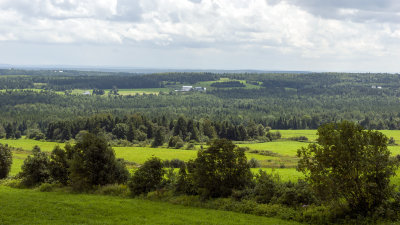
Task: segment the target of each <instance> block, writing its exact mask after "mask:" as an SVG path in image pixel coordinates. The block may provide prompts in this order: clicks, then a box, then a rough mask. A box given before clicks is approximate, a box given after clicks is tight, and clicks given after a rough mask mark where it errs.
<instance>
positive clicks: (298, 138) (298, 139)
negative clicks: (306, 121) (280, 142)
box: [289, 136, 308, 141]
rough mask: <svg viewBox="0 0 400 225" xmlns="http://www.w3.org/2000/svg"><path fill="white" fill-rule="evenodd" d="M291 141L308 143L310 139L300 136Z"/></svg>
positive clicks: (292, 138)
mask: <svg viewBox="0 0 400 225" xmlns="http://www.w3.org/2000/svg"><path fill="white" fill-rule="evenodd" d="M289 140H292V141H308V137H306V136H298V137H291V138H289Z"/></svg>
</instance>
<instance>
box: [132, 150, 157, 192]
mask: <svg viewBox="0 0 400 225" xmlns="http://www.w3.org/2000/svg"><path fill="white" fill-rule="evenodd" d="M163 176H164V169H163V166H162V162H161V160H160V159H159V158H156V157H153V158H151V159H149V160H147V161H146V162H145V163H144V164H143V165H142V166H141V167H140V168H139V169H138V170H136V171H135V173H134V174H133V176H132V177H131V179H130V180H129V183H128V186H129V190H130V191H131V194H132V196H136V195H140V194H143V193H148V192H150V191H154V190H155V189H156V188H157V187H158V186H159V185H160V184H161V181H162V179H163Z"/></svg>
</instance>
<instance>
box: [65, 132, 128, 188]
mask: <svg viewBox="0 0 400 225" xmlns="http://www.w3.org/2000/svg"><path fill="white" fill-rule="evenodd" d="M69 152H71V160H70V165H69V171H70V181H71V184H72V187H73V188H74V189H75V190H85V189H86V190H87V189H90V188H92V187H93V186H96V185H106V184H113V183H124V182H126V181H127V179H128V176H129V173H128V171H127V169H126V167H125V164H124V162H123V161H122V160H117V159H116V158H115V153H114V150H113V149H112V148H111V147H110V146H109V145H108V144H107V142H106V140H105V139H104V138H103V137H98V136H95V135H94V134H90V133H87V134H84V135H83V137H82V138H81V140H80V141H78V142H77V143H76V144H75V145H74V146H73V147H72V149H71V150H70V151H69Z"/></svg>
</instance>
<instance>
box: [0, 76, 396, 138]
mask: <svg viewBox="0 0 400 225" xmlns="http://www.w3.org/2000/svg"><path fill="white" fill-rule="evenodd" d="M0 72H1V71H0ZM3 72H4V71H3ZM6 72H9V70H6ZM14 72H15V75H7V76H0V87H2V85H4V86H3V87H4V88H7V90H3V91H1V92H0V113H1V114H2V117H1V118H0V136H2V137H6V136H8V137H9V138H17V137H19V136H20V135H27V134H28V130H30V131H31V133H32V132H33V131H35V130H37V129H39V130H40V131H41V132H42V133H43V134H45V133H47V128H48V127H49V124H50V123H55V122H59V121H60V120H63V121H65V120H75V119H76V118H81V117H83V118H87V117H89V116H91V115H94V114H112V115H113V116H115V117H120V118H123V117H125V116H129V115H132V114H135V113H139V114H141V115H144V116H146V117H147V118H149V120H151V121H152V120H158V119H159V117H160V115H164V116H165V117H166V119H167V120H168V121H172V120H178V118H179V117H180V116H181V115H183V116H184V117H186V118H187V119H190V120H194V121H202V120H206V119H207V120H210V121H212V122H215V121H217V122H220V123H222V122H223V121H227V122H228V123H229V124H231V125H232V126H231V125H226V126H225V127H230V128H229V129H230V130H231V131H233V130H235V131H234V132H230V134H229V136H228V135H225V134H224V131H222V132H219V130H218V126H214V127H215V130H216V132H217V136H218V137H221V138H229V139H231V140H243V139H246V138H243V137H245V136H246V135H245V133H244V132H242V131H243V129H242V128H241V127H240V126H241V125H243V126H244V127H246V128H247V126H248V125H249V124H251V123H255V124H256V125H262V126H263V127H271V128H272V129H316V128H317V127H318V126H320V125H322V124H325V123H328V122H332V121H341V120H350V121H354V122H358V123H360V124H361V125H363V126H364V127H366V128H370V129H399V128H400V114H399V112H400V104H399V98H398V97H399V95H400V93H399V91H398V90H399V85H398V84H399V83H400V80H399V79H400V78H399V76H398V75H396V74H341V73H324V74H319V73H318V74H317V73H310V74H273V73H272V74H212V73H165V74H149V75H134V74H127V73H126V74H122V73H105V72H98V73H96V72H85V71H64V72H63V73H60V72H54V71H33V72H32V71H31V72H32V75H26V74H30V71H14ZM9 73H11V72H9ZM3 74H7V73H5V72H4V73H3ZM17 74H19V75H17ZM21 75H24V76H21ZM219 78H230V79H239V80H245V81H246V82H248V83H251V82H253V83H257V84H261V85H260V86H259V88H255V89H247V88H240V87H234V88H232V87H231V88H220V89H218V88H214V89H213V88H210V89H207V92H206V93H196V92H193V93H176V92H174V91H170V92H168V93H167V92H164V93H161V94H159V95H153V94H143V95H130V96H118V95H115V94H112V95H101V94H102V93H103V92H104V89H102V88H98V87H95V86H102V85H105V86H102V87H106V86H107V87H108V86H110V89H111V88H114V89H113V90H118V88H122V87H124V86H123V85H124V84H127V86H129V87H130V88H132V87H135V85H136V84H133V83H134V81H139V80H142V81H144V82H145V81H146V82H147V81H151V82H154V84H155V86H157V87H161V86H165V87H176V86H178V87H179V85H184V84H193V83H196V82H200V81H213V80H217V79H219ZM111 79H113V80H114V81H112V80H111ZM113 82H114V83H113ZM118 83H121V84H119V85H121V86H118V85H113V84H118ZM122 83H124V84H122ZM128 84H129V85H128ZM137 84H138V86H140V87H144V86H141V85H142V84H143V85H144V83H140V82H138V83H137ZM18 85H22V86H18ZM37 85H42V88H43V90H39V91H38V90H31V91H30V90H16V89H14V90H13V88H28V87H29V88H30V87H34V86H37ZM52 85H53V86H54V88H53V89H57V90H64V89H69V88H77V87H78V86H79V85H81V86H80V87H83V86H85V87H88V88H89V87H90V89H94V90H95V92H94V93H95V95H93V96H83V95H72V94H69V92H66V93H67V94H60V93H57V92H55V91H52V90H44V89H52V88H50V86H52ZM373 87H375V88H373ZM377 87H381V88H377ZM171 90H173V88H172V89H171ZM116 93H118V92H116ZM164 127H166V126H164ZM32 129H33V130H32ZM168 130H169V131H170V130H171V129H168ZM222 130H223V129H222ZM160 132H163V130H161V131H160ZM66 135H67V134H66ZM207 136H210V135H207Z"/></svg>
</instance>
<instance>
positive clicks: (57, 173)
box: [49, 146, 71, 185]
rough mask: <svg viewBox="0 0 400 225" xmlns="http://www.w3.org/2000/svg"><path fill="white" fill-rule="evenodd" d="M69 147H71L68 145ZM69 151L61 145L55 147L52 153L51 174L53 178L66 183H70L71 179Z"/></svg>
mask: <svg viewBox="0 0 400 225" xmlns="http://www.w3.org/2000/svg"><path fill="white" fill-rule="evenodd" d="M67 149H69V148H68V147H67ZM68 160H71V158H68V156H67V152H66V151H65V150H63V149H61V148H60V146H56V147H54V149H53V151H52V152H51V155H50V162H49V170H50V176H51V178H52V179H53V180H55V181H58V182H60V183H62V184H64V185H66V184H68V181H69V164H68Z"/></svg>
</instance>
